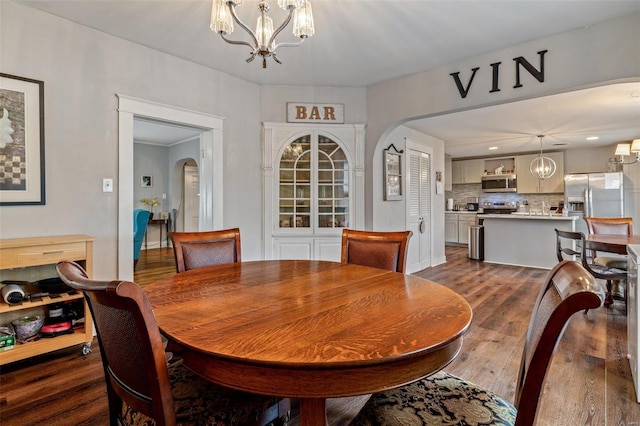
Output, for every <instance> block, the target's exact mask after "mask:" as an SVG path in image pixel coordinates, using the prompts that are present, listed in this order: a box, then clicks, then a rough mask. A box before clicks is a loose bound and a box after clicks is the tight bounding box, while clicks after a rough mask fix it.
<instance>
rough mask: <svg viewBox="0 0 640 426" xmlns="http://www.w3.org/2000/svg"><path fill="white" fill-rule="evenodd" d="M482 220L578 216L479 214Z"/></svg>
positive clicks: (565, 218)
mask: <svg viewBox="0 0 640 426" xmlns="http://www.w3.org/2000/svg"><path fill="white" fill-rule="evenodd" d="M478 216H479V217H481V218H482V219H516V220H566V221H573V220H577V219H578V216H563V215H561V214H554V215H551V216H549V215H548V214H547V215H544V216H543V215H540V214H539V215H531V216H529V214H528V213H527V214H479V215H478Z"/></svg>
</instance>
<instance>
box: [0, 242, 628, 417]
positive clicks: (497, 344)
mask: <svg viewBox="0 0 640 426" xmlns="http://www.w3.org/2000/svg"><path fill="white" fill-rule="evenodd" d="M447 259H448V262H447V264H445V265H441V266H437V267H434V268H429V269H426V270H424V271H421V272H420V273H418V274H417V275H419V276H422V277H424V278H428V279H430V280H433V281H436V282H439V283H441V284H443V285H445V286H447V287H449V288H451V289H453V290H455V291H457V292H458V293H460V294H461V295H462V296H464V297H465V298H466V299H467V300H468V301H469V303H470V304H471V306H472V308H473V312H474V318H473V322H472V325H471V327H470V329H469V331H468V333H467V334H466V336H465V341H464V346H463V349H462V352H461V353H460V355H459V356H458V358H457V359H456V360H455V361H454V362H453V363H452V364H451V365H449V366H448V367H447V370H448V371H450V372H452V373H454V374H457V375H460V376H462V377H464V378H466V379H468V380H471V381H473V382H475V383H477V384H480V385H483V386H485V387H487V388H489V389H491V390H493V391H495V392H497V393H499V394H501V395H504V396H505V397H507V398H509V399H511V400H513V396H514V382H515V379H516V374H517V368H518V366H519V362H520V355H521V351H522V345H523V342H524V337H523V336H524V333H525V331H526V328H527V326H528V320H529V315H530V314H531V307H532V306H533V303H534V301H535V297H536V293H537V291H538V289H539V287H540V285H541V283H542V280H543V279H544V276H545V275H546V271H543V270H539V269H530V268H522V267H510V266H500V265H489V264H485V263H482V262H477V261H472V260H468V259H467V258H466V249H464V248H458V247H447ZM171 273H174V265H173V259H172V253H171V249H166V248H164V249H154V250H148V251H147V252H143V254H142V256H141V259H140V262H139V264H138V268H137V271H136V274H135V280H136V282H138V283H140V284H141V285H145V284H147V283H149V282H153V281H154V280H156V279H157V278H158V277H160V276H164V275H166V274H171ZM390 309H391V307H390ZM623 309H624V306H623V304H622V303H620V302H616V305H614V307H613V308H612V309H605V308H600V309H597V310H592V311H589V313H588V314H586V315H584V314H577V315H575V316H574V318H572V320H571V322H570V324H569V326H568V328H567V331H566V333H565V336H564V338H563V339H562V341H561V343H560V344H559V346H558V351H557V353H556V356H555V358H554V361H553V363H552V366H551V369H550V372H549V375H548V379H547V383H546V386H545V390H544V394H543V397H542V401H541V406H540V414H539V418H538V425H550V426H551V425H553V426H558V425H571V426H573V425H628V426H632V425H636V426H637V425H638V424H640V405H639V404H637V403H636V402H635V390H634V388H633V384H632V381H631V373H630V370H629V363H628V361H627V359H626V345H627V339H626V316H625V315H624V311H623ZM362 403H363V398H345V399H339V400H332V401H331V402H330V404H329V409H328V413H329V420H330V424H331V425H343V424H346V423H347V422H348V420H349V419H350V418H351V416H352V415H353V413H355V412H357V410H358V409H359V407H360V406H361V404H362ZM107 423H108V421H107V402H106V391H105V387H104V379H103V372H102V365H101V362H100V354H99V348H98V347H97V344H96V343H94V351H93V353H91V354H89V355H88V356H82V355H81V353H80V347H77V348H69V349H65V350H61V351H57V352H55V353H52V354H49V355H43V356H40V357H35V358H33V359H30V360H25V361H21V362H16V363H13V364H10V365H8V366H3V367H2V370H1V374H0V424H2V425H3V426H5V425H6V426H8V425H45V424H46V425H104V424H107ZM291 424H292V425H293V426H297V421H296V419H293V420H292V422H291Z"/></svg>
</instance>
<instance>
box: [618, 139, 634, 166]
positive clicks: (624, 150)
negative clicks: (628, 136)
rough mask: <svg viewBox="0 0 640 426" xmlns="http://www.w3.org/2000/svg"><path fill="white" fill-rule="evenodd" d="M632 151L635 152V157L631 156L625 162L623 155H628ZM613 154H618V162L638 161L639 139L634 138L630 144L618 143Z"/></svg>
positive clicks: (631, 162) (630, 162)
mask: <svg viewBox="0 0 640 426" xmlns="http://www.w3.org/2000/svg"><path fill="white" fill-rule="evenodd" d="M632 152H633V153H635V154H636V158H631V161H629V162H626V163H625V161H624V156H625V155H629V156H630V155H631V153H632ZM614 155H619V156H620V160H618V163H619V164H634V163H640V139H634V140H633V142H631V143H630V144H628V143H619V144H618V145H617V146H616V153H615V154H614Z"/></svg>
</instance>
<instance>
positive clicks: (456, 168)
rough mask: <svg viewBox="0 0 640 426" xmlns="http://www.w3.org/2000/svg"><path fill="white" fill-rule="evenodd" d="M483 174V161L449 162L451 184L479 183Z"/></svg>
mask: <svg viewBox="0 0 640 426" xmlns="http://www.w3.org/2000/svg"><path fill="white" fill-rule="evenodd" d="M483 174H484V160H483V159H477V160H458V161H452V162H451V183H453V184H460V183H480V182H481V178H482V175H483Z"/></svg>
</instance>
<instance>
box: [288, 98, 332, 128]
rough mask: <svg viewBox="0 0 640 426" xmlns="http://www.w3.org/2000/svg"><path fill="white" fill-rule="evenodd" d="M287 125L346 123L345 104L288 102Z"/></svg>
mask: <svg viewBox="0 0 640 426" xmlns="http://www.w3.org/2000/svg"><path fill="white" fill-rule="evenodd" d="M287 123H338V124H342V123H344V104H305V103H298V102H287Z"/></svg>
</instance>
